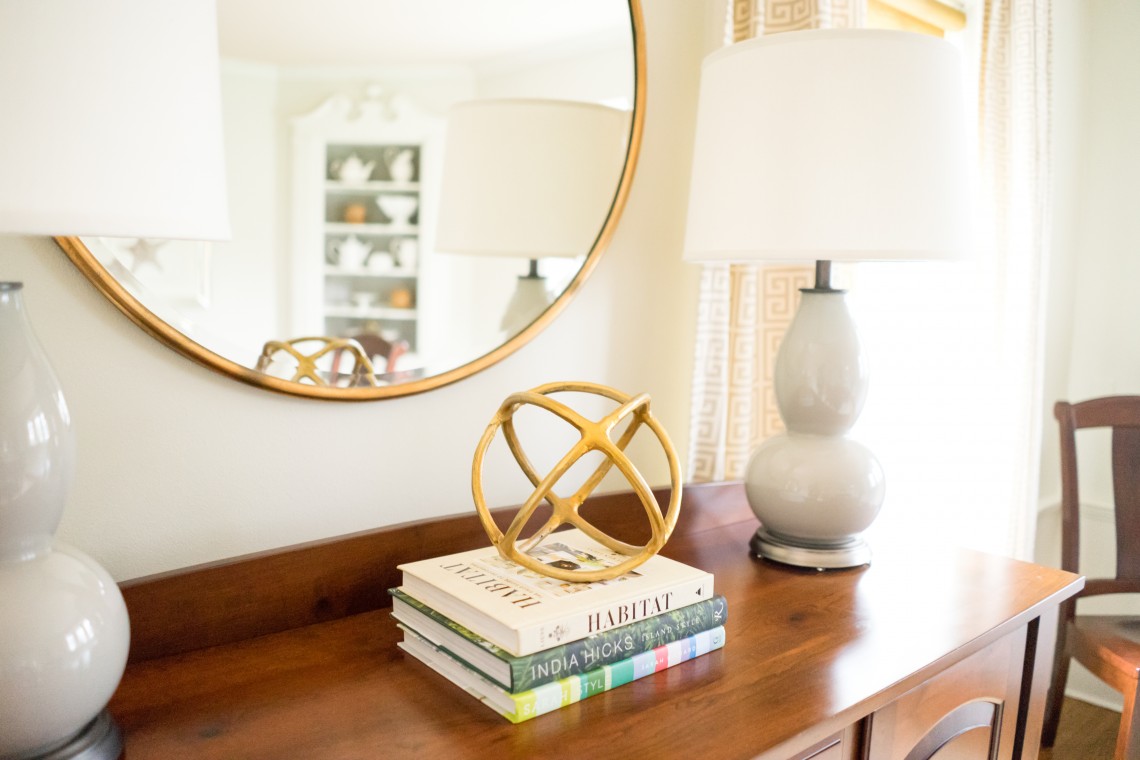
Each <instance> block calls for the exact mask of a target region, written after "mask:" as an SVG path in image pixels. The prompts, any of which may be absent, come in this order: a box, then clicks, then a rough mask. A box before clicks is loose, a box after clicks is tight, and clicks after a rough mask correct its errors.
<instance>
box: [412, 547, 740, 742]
mask: <svg viewBox="0 0 1140 760" xmlns="http://www.w3.org/2000/svg"><path fill="white" fill-rule="evenodd" d="M528 554H530V555H531V556H532V557H535V558H537V559H538V560H539V561H541V562H544V563H547V564H550V565H553V566H555V567H562V568H568V569H573V570H578V569H582V570H594V569H600V568H604V567H612V566H614V565H616V564H618V563H619V562H621V561H623V560H625V559H628V558H627V557H625V556H624V555H621V554H617V553H615V552H612V551H610V550H609V549H607V548H605V547H603V546H602V545H601V544H599V543H597V542H596V541H594V540H592V539H590V538H589V537H588V536H586V535H585V534H584V533H582V532H581V531H579V530H569V531H564V532H561V533H555V534H553V535H551V536H549V537H547V538H546V539H545V540H544V542H543V543H542V544H541V545H540V546H538V547H536V548H534V549H531V550H530V551H529V552H528ZM399 569H400V570H402V571H403V583H402V585H401V586H400V587H399V588H396V589H392V590H391V592H390V593H391V594H392V597H393V603H392V616H393V617H395V619H396V621H397V623H398V625H399V626H400V628H401V629H402V630H403V636H404V638H403V641H402V642H400V645H399V646H400V647H401V648H402V649H403V650H404V651H405V652H407V653H408V654H410V655H411V656H413V657H415V658H416V659H418V660H420V661H422V662H423V663H424V664H426V665H427V666H428V667H430V668H432V669H433V670H435V671H436V672H437V673H439V674H440V675H442V676H443V677H444V678H446V679H448V680H449V681H451V682H452V683H454V684H456V685H457V686H459V687H461V688H462V689H464V690H465V691H467V692H468V693H469V694H471V695H473V696H475V697H476V698H478V699H479V700H480V701H482V702H483V703H484V704H486V705H487V706H488V707H490V708H491V709H493V710H495V711H496V712H498V713H499V714H501V715H503V716H504V717H506V718H507V719H508V720H510V721H512V722H514V723H519V722H521V721H524V720H529V719H530V718H534V717H536V716H538V715H542V714H543V713H547V712H551V711H553V710H557V709H558V708H560V707H564V706H566V705H568V704H571V703H573V702H578V701H580V700H582V699H585V698H586V697H589V696H592V695H594V694H598V693H601V692H603V691H608V690H609V689H613V688H616V687H618V686H621V685H622V684H625V683H628V682H630V681H633V680H636V679H638V678H641V677H643V676H647V675H649V674H651V673H655V672H657V671H659V670H663V669H665V668H668V667H672V666H673V665H677V664H678V663H681V662H684V661H686V660H691V659H693V658H694V657H698V656H700V655H702V654H705V653H707V652H710V651H712V650H714V649H719V648H720V647H722V646H724V622H725V619H726V617H727V614H728V607H727V603H726V602H725V599H724V597H723V596H717V595H714V594H713V576H712V575H711V574H710V573H707V572H704V571H703V570H698V569H697V568H693V567H689V566H688V565H684V564H682V563H680V562H675V561H673V560H671V559H668V558H666V557H662V556H660V555H658V556H654V557H652V558H650V559H649V560H648V561H647V562H645V563H644V564H642V565H640V566H639V567H637V568H636V569H635V570H633V571H631V572H628V573H626V574H625V575H622V576H620V577H618V578H615V579H613V580H609V581H599V582H596V583H567V582H564V581H559V580H556V579H554V578H550V577H548V576H544V575H540V574H538V573H535V572H533V571H531V570H527V569H526V568H523V567H522V566H520V565H517V564H515V563H514V562H511V561H509V560H506V559H503V558H502V557H500V556H499V554H498V552H497V551H496V550H495V548H494V547H486V548H483V549H476V550H474V551H469V552H460V553H458V554H451V555H448V556H446V557H437V558H435V559H430V560H423V561H420V562H412V563H409V564H404V565H400V567H399Z"/></svg>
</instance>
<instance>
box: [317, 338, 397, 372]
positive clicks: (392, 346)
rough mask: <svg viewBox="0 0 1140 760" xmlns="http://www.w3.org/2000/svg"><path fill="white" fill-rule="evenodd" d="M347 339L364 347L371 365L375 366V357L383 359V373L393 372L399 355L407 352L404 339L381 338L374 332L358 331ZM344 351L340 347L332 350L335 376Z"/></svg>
mask: <svg viewBox="0 0 1140 760" xmlns="http://www.w3.org/2000/svg"><path fill="white" fill-rule="evenodd" d="M349 340H351V341H353V342H354V343H357V344H359V345H360V347H361V348H362V349H364V355H365V356H367V357H368V359H369V361H370V362H372V363H373V367H375V366H376V359H377V357H379V358H382V359H384V361H385V365H384V373H385V374H391V373H392V372H395V371H396V364H397V362H398V361H399V359H400V357H401V356H403V355H404V354H406V353H407V352H408V342H407V341H406V340H394V341H389V340H386V339H384V338H381V337H380V336H379V335H377V334H376V333H371V332H364V333H358V334H356V335H353V336H351V337H350V338H349ZM344 351H345V349H343V348H342V349H338V350H337V351H335V352H333V357H332V374H333V376H334V377H335V376H337V373H338V370H339V369H340V362H341V354H342V353H343V352H344ZM376 371H377V373H379V371H380V370H379V369H378V368H377V370H376Z"/></svg>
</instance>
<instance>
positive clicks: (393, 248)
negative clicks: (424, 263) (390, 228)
mask: <svg viewBox="0 0 1140 760" xmlns="http://www.w3.org/2000/svg"><path fill="white" fill-rule="evenodd" d="M388 250H389V251H390V252H391V253H392V257H393V258H394V259H395V260H396V266H398V267H400V269H403V270H406V271H409V272H414V271H415V269H416V256H417V255H419V252H420V244H419V242H418V241H417V240H416V239H415V238H392V240H391V242H389V243H388Z"/></svg>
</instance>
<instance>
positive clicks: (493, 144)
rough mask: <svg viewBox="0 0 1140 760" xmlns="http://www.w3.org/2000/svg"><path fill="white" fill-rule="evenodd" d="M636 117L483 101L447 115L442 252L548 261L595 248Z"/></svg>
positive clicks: (560, 104)
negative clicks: (549, 258) (630, 125)
mask: <svg viewBox="0 0 1140 760" xmlns="http://www.w3.org/2000/svg"><path fill="white" fill-rule="evenodd" d="M628 135H629V112H628V111H624V110H621V109H618V108H610V107H608V106H603V105H599V104H596V103H583V102H577V101H563V100H529V99H522V100H479V101H471V102H468V103H461V104H459V105H456V106H454V107H453V108H452V109H451V111H450V112H449V113H448V117H447V135H446V138H445V143H444V156H443V179H442V187H441V191H440V202H439V216H438V226H437V229H436V249H437V250H439V251H440V252H442V253H466V254H474V255H486V256H517V257H520V258H526V259H541V258H546V257H551V256H558V257H574V256H584V255H585V254H586V253H588V252H589V251H590V249H591V248H592V247H593V244H594V241H595V239H596V238H597V236H598V233H599V232H600V231H601V229H602V226H603V223H604V222H605V220H606V216H607V215H608V214H609V211H610V206H611V205H612V204H613V202H614V188H615V187H617V186H618V181H619V179H620V178H621V172H622V167H623V166H624V165H625V155H626V148H627V144H628Z"/></svg>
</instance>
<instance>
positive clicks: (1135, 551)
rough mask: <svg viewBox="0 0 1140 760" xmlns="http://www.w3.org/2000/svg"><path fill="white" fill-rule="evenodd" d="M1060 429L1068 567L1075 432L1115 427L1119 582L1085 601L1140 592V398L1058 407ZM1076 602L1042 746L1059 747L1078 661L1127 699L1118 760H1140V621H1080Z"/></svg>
mask: <svg viewBox="0 0 1140 760" xmlns="http://www.w3.org/2000/svg"><path fill="white" fill-rule="evenodd" d="M1053 415H1054V416H1055V417H1056V418H1057V421H1058V422H1059V423H1060V425H1061V567H1062V568H1063V569H1065V570H1068V571H1070V572H1078V565H1079V558H1080V527H1079V516H1080V499H1079V491H1078V488H1077V445H1076V435H1075V434H1076V431H1077V430H1079V429H1081V428H1111V429H1112V481H1113V495H1114V501H1115V510H1116V576H1115V577H1113V578H1098V579H1090V580H1088V582H1087V584H1086V585H1085V588H1084V591H1082V592H1081V593H1080V594H1078V597H1080V598H1084V597H1089V596H1097V595H1100V594H1119V593H1135V592H1140V396H1112V397H1105V398H1096V399H1091V400H1089V401H1083V402H1081V403H1079V404H1070V403H1067V402H1065V401H1059V402H1057V404H1056V406H1055V407H1054V408H1053ZM1076 599H1077V597H1074V598H1072V599H1070V600H1068V601H1067V602H1064V603H1062V604H1061V609H1060V620H1059V628H1058V632H1057V654H1056V660H1055V661H1054V665H1053V680H1052V685H1051V688H1050V691H1049V698H1048V702H1047V704H1046V710H1045V725H1044V728H1043V735H1042V744H1043V745H1044V746H1046V747H1051V746H1053V740H1054V738H1055V737H1056V735H1057V722H1058V721H1059V719H1060V717H1061V703H1062V699H1063V696H1064V691H1065V681H1066V679H1067V678H1068V674H1069V660H1070V658H1074V659H1076V660H1077V662H1079V663H1081V664H1082V665H1084V666H1085V667H1086V668H1088V669H1089V670H1090V671H1092V673H1093V674H1094V675H1095V676H1096V677H1097V678H1099V679H1101V680H1102V681H1104V682H1105V683H1107V684H1108V685H1109V686H1111V687H1112V688H1114V689H1116V690H1117V691H1119V692H1120V693H1121V694H1123V695H1124V712H1123V714H1122V715H1121V719H1120V731H1119V734H1118V735H1117V738H1116V754H1115V758H1116V760H1124V759H1125V758H1128V760H1140V734H1137V733H1136V731H1134V727H1135V726H1137V725H1138V724H1140V720H1138V718H1140V699H1138V698H1137V697H1138V694H1137V692H1138V686H1140V617H1137V616H1122V615H1077V614H1076Z"/></svg>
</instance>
